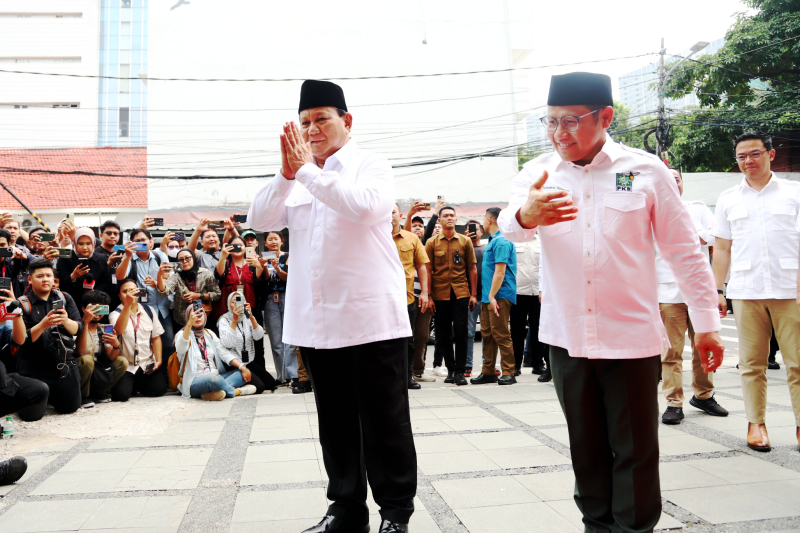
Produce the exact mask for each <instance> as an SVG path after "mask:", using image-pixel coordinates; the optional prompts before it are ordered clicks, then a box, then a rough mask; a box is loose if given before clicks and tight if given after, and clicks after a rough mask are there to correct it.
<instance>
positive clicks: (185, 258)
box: [178, 257, 192, 263]
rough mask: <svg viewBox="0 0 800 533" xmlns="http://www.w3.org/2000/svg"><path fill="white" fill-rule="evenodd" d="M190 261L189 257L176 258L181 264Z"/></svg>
mask: <svg viewBox="0 0 800 533" xmlns="http://www.w3.org/2000/svg"><path fill="white" fill-rule="evenodd" d="M191 260H192V258H191V257H179V258H178V261H179V262H181V263H188V262H189V261H191Z"/></svg>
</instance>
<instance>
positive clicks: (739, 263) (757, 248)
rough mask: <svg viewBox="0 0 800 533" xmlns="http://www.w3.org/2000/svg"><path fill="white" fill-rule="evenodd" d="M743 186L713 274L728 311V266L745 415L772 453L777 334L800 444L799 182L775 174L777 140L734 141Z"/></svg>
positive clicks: (751, 433) (735, 191)
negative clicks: (771, 365)
mask: <svg viewBox="0 0 800 533" xmlns="http://www.w3.org/2000/svg"><path fill="white" fill-rule="evenodd" d="M734 146H735V153H736V160H737V161H738V163H739V169H740V170H741V171H742V173H743V174H744V179H743V180H742V183H741V184H739V185H737V186H735V187H731V188H730V189H728V190H726V191H723V193H722V194H721V195H720V197H719V200H717V208H716V218H717V223H716V226H715V228H714V236H715V237H716V240H715V245H714V277H715V278H716V281H717V292H719V308H720V313H721V314H722V316H725V315H726V314H727V302H726V301H725V298H724V297H723V296H722V286H723V283H724V282H725V276H726V275H727V272H728V268H729V267H730V271H731V279H730V282H729V283H728V294H727V296H728V298H730V299H731V300H732V301H733V309H734V315H733V316H734V318H735V319H736V329H737V330H738V331H739V374H740V375H741V377H742V395H743V396H744V407H745V414H746V416H747V445H748V446H749V447H750V448H752V449H753V450H756V451H761V452H768V451H770V449H771V447H770V443H769V435H768V434H767V426H766V417H765V415H766V407H767V373H766V370H767V358H768V351H769V341H770V337H771V335H772V329H773V328H775V336H776V338H777V339H778V343H779V344H780V347H781V353H782V354H783V361H784V362H785V363H786V376H787V382H788V385H789V393H790V395H791V397H792V407H793V408H794V414H795V418H796V422H797V426H798V427H797V430H796V436H797V440H798V446H800V310H799V309H798V304H797V303H796V302H800V294H798V286H800V284H798V255H800V226H798V223H799V221H798V216H797V214H798V211H799V210H800V183H798V182H796V181H789V180H784V179H780V178H778V177H776V176H775V174H773V173H772V171H771V170H770V161H772V160H773V159H774V158H775V150H774V149H773V147H772V138H771V137H770V136H769V135H767V134H765V133H761V132H748V133H744V134H742V135H740V136H738V137H736V140H735V142H734Z"/></svg>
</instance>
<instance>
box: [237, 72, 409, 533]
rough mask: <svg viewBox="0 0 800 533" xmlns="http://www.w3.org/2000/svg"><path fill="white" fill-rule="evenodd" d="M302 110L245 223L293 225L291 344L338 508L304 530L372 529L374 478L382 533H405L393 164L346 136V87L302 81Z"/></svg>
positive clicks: (402, 289) (401, 298) (400, 285)
mask: <svg viewBox="0 0 800 533" xmlns="http://www.w3.org/2000/svg"><path fill="white" fill-rule="evenodd" d="M298 113H299V114H300V127H298V126H297V124H295V123H293V122H291V123H286V125H285V126H284V128H283V133H282V134H281V153H282V166H281V171H280V173H278V174H276V176H275V177H274V178H273V179H272V180H271V181H270V182H269V183H267V185H265V186H264V188H263V189H261V190H260V191H259V192H258V194H257V195H256V198H255V200H254V201H253V205H252V206H251V207H250V212H249V214H248V216H247V222H248V224H250V227H252V228H253V229H255V230H259V231H268V230H275V229H280V228H282V227H283V226H286V225H287V224H288V226H289V231H290V233H291V239H292V275H291V276H289V280H288V284H287V287H286V315H285V319H284V327H283V339H284V342H286V343H289V344H294V345H297V346H300V350H301V354H302V357H303V362H304V363H305V366H306V368H307V370H308V372H309V374H310V376H311V383H312V386H313V389H314V396H315V399H316V403H317V413H318V415H317V416H318V418H319V437H320V445H321V447H322V454H323V459H324V461H325V469H326V471H327V473H328V477H329V478H330V483H329V484H328V499H329V500H331V502H332V503H331V505H330V506H329V507H328V511H327V513H326V516H325V517H324V518H323V519H322V521H321V522H320V523H319V524H318V525H316V526H314V527H312V528H310V529H308V530H306V531H307V532H308V533H323V532H326V533H333V532H353V533H361V532H362V531H363V532H366V531H369V511H368V508H367V504H366V498H367V476H369V480H370V486H371V489H372V495H373V497H374V499H375V502H376V503H377V504H378V505H379V506H380V514H381V518H382V519H383V520H382V523H381V528H380V531H381V533H404V532H406V531H407V530H408V520H409V518H410V517H411V514H412V513H413V512H414V503H413V501H414V495H415V493H416V487H417V458H416V451H415V449H414V440H413V437H412V434H411V418H410V415H409V410H408V388H407V381H408V380H407V375H408V366H407V360H406V358H407V356H408V355H407V353H406V347H407V338H408V337H409V336H410V335H411V327H410V326H409V322H408V311H407V308H406V286H405V275H404V273H403V268H402V265H401V263H400V257H399V256H398V254H397V247H396V246H395V244H394V241H393V240H392V232H391V229H392V219H391V213H392V205H393V204H394V201H395V200H394V196H395V186H394V177H393V175H392V169H391V166H390V165H389V163H388V161H386V160H385V159H383V158H381V157H378V156H376V155H373V154H370V153H368V152H365V151H363V150H361V149H360V148H359V147H358V146H357V145H356V143H355V141H353V140H351V139H350V128H351V126H352V124H353V116H352V115H351V114H350V113H348V112H347V105H346V103H345V99H344V93H343V91H342V89H341V87H339V86H338V85H336V84H334V83H331V82H326V81H316V80H308V81H305V82H304V83H303V87H302V89H301V91H300V106H299V109H298ZM342 242H346V243H347V246H345V247H343V246H342V245H341V243H342ZM353 254H356V256H357V257H358V261H356V262H353V260H352V259H353V257H354V255H353ZM365 467H366V468H365Z"/></svg>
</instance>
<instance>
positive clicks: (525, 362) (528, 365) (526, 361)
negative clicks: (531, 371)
mask: <svg viewBox="0 0 800 533" xmlns="http://www.w3.org/2000/svg"><path fill="white" fill-rule="evenodd" d="M522 366H523V367H525V368H531V367H532V366H533V360H532V359H523V360H522Z"/></svg>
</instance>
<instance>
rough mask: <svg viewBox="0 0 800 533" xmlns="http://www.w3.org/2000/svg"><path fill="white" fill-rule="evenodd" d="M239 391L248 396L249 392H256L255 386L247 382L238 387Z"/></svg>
mask: <svg viewBox="0 0 800 533" xmlns="http://www.w3.org/2000/svg"><path fill="white" fill-rule="evenodd" d="M239 391H241V395H242V396H250V395H251V394H255V393H256V386H255V385H253V384H250V383H248V384H247V385H245V386H244V387H240V388H239Z"/></svg>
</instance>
